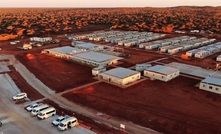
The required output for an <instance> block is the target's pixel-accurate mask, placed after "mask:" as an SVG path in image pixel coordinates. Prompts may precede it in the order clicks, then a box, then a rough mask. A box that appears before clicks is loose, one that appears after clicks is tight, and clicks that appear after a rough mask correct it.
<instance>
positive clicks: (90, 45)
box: [76, 42, 99, 48]
mask: <svg viewBox="0 0 221 134" xmlns="http://www.w3.org/2000/svg"><path fill="white" fill-rule="evenodd" d="M76 46H78V47H83V48H94V47H98V46H99V45H96V44H92V43H85V42H84V43H83V42H82V43H80V44H76Z"/></svg>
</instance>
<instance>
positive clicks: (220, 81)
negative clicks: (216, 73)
mask: <svg viewBox="0 0 221 134" xmlns="http://www.w3.org/2000/svg"><path fill="white" fill-rule="evenodd" d="M199 89H201V90H205V91H209V92H213V93H216V94H221V78H214V77H206V78H205V79H204V80H202V81H201V82H200V87H199Z"/></svg>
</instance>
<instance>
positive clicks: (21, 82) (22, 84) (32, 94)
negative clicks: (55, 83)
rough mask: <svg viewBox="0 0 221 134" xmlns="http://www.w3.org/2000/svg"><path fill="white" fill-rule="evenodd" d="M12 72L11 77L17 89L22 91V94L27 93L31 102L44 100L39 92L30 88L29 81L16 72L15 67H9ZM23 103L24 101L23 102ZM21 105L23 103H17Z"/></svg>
mask: <svg viewBox="0 0 221 134" xmlns="http://www.w3.org/2000/svg"><path fill="white" fill-rule="evenodd" d="M8 67H9V69H10V70H11V72H9V73H8V74H9V76H10V77H11V78H12V79H13V81H14V82H15V84H16V85H17V87H18V88H19V89H20V90H21V92H25V93H27V95H28V98H29V99H30V100H38V99H41V98H43V95H41V94H40V93H39V92H38V91H36V90H35V89H34V88H33V87H32V86H30V85H29V84H28V83H27V81H26V80H25V79H24V78H23V77H22V76H21V75H20V74H19V73H18V72H17V71H16V70H15V68H14V67H13V66H11V65H10V66H8ZM22 102H23V101H22ZM16 103H17V104H18V103H21V102H16Z"/></svg>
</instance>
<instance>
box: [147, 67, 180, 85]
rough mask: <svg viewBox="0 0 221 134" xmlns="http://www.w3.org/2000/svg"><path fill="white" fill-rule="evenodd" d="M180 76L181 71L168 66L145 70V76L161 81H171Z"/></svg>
mask: <svg viewBox="0 0 221 134" xmlns="http://www.w3.org/2000/svg"><path fill="white" fill-rule="evenodd" d="M179 74H180V70H178V69H176V68H172V67H168V66H162V65H156V66H152V67H149V68H147V69H145V70H144V76H147V77H149V78H151V79H157V80H161V81H165V82H167V81H170V80H172V79H174V78H176V77H178V76H179Z"/></svg>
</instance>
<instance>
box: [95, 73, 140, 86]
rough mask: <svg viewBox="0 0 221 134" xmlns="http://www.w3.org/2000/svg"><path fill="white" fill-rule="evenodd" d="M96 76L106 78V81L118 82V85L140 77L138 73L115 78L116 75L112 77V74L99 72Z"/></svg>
mask: <svg viewBox="0 0 221 134" xmlns="http://www.w3.org/2000/svg"><path fill="white" fill-rule="evenodd" d="M98 78H99V79H103V80H106V81H108V82H112V83H115V84H118V85H126V84H128V83H131V82H134V81H136V80H139V79H140V73H137V74H134V75H132V76H129V77H127V78H124V79H120V78H117V77H114V76H111V75H107V74H99V75H98Z"/></svg>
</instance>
